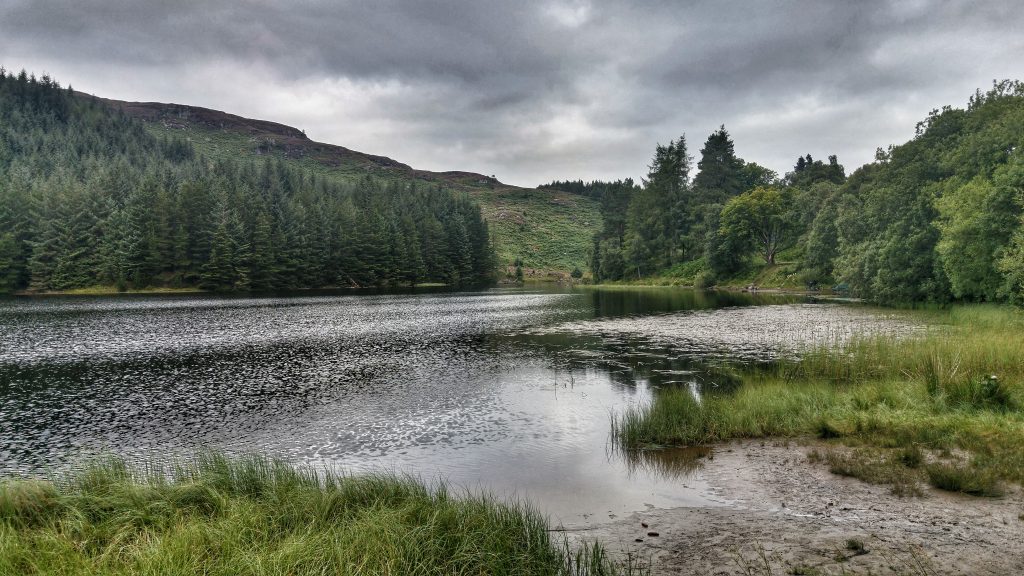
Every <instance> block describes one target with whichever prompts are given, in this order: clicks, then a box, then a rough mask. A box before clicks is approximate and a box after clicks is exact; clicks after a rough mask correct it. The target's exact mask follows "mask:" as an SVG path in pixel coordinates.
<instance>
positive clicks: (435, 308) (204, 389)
mask: <svg viewBox="0 0 1024 576" xmlns="http://www.w3.org/2000/svg"><path fill="white" fill-rule="evenodd" d="M905 328H906V327H905V326H904V325H903V324H902V323H901V321H900V320H898V319H896V318H894V317H891V316H889V315H886V314H884V313H880V312H878V311H876V310H873V309H870V308H867V307H863V306H856V305H848V304H839V303H821V302H813V301H811V300H809V299H807V298H804V297H797V296H785V295H771V294H744V293H728V292H698V291H692V290H683V289H675V288H664V289H661V288H635V289H634V288H616V289H607V290H599V289H576V290H570V289H509V288H504V289H503V288H496V289H491V290H485V291H476V292H443V291H418V292H410V293H400V294H394V293H392V294H383V293H352V292H344V293H333V294H332V293H305V294H298V295H276V296H266V297H230V296H212V295H174V296H165V295H161V296H115V297H70V296H69V297H14V298H6V299H0V475H45V474H53V473H60V472H62V471H64V470H67V469H68V468H73V467H75V466H78V465H81V464H82V463H83V462H85V461H87V460H88V459H89V458H90V457H94V456H96V455H102V454H116V455H120V456H124V457H126V458H128V459H130V460H138V461H147V460H154V459H155V460H167V459H173V458H182V457H187V456H188V455H189V454H193V453H195V452H196V451H199V450H205V449H214V450H218V451H223V452H227V453H230V454H246V453H253V452H255V453H261V454H269V455H272V456H275V457H280V458H283V459H286V460H288V461H290V462H294V463H296V464H301V465H309V466H314V467H328V468H331V469H335V470H341V471H349V472H353V473H358V472H365V471H380V470H384V471H397V472H401V473H409V474H414V475H417V476H419V477H421V478H423V479H424V480H427V481H432V480H442V479H443V480H445V481H447V482H449V483H451V484H454V485H455V486H457V487H460V488H461V489H466V490H472V491H478V490H484V491H487V492H490V493H492V494H496V495H499V496H502V497H518V498H527V499H529V500H530V501H531V502H533V503H535V504H536V505H537V506H539V507H540V508H541V509H542V510H543V511H545V512H546V513H548V514H550V515H551V516H552V517H553V518H554V519H555V520H556V521H557V522H563V523H565V524H567V525H568V524H572V523H576V522H580V521H584V520H587V519H591V518H603V517H612V516H615V515H621V514H626V513H629V512H631V511H635V510H641V509H643V508H644V507H645V506H659V507H662V506H678V505H687V504H697V503H707V501H708V498H709V496H708V494H707V491H706V490H704V489H703V488H704V487H702V486H701V480H700V477H699V475H692V474H688V473H687V472H688V471H690V470H692V469H693V468H694V467H695V466H699V461H698V462H693V461H692V459H691V456H692V451H684V452H675V453H669V454H668V455H667V457H669V458H673V459H674V460H673V462H670V463H668V464H667V465H665V464H661V465H659V464H657V463H656V464H655V465H651V462H650V459H649V458H647V459H641V460H637V459H635V458H630V457H627V455H623V454H622V453H621V452H620V451H617V450H615V449H614V447H613V446H612V445H611V444H610V439H609V431H610V416H611V414H613V413H615V412H616V411H619V410H622V409H623V408H624V407H626V406H629V405H631V404H636V403H644V402H648V401H649V400H650V398H651V396H652V394H656V393H657V390H658V389H660V388H665V387H670V386H685V387H688V388H689V389H690V390H691V391H692V392H693V393H694V394H697V395H700V394H716V393H729V389H730V387H731V386H734V385H735V378H734V377H731V376H730V374H731V373H732V372H731V371H730V369H729V368H730V367H732V366H735V365H737V364H751V363H765V362H771V361H773V360H775V359H778V358H780V357H783V356H789V355H794V354H799V352H800V350H802V349H805V348H806V346H808V345H814V344H817V343H822V342H825V343H838V342H841V341H842V340H843V339H845V338H849V337H851V336H853V335H855V334H860V333H864V332H879V331H899V330H904V329H905Z"/></svg>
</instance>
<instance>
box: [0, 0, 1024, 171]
mask: <svg viewBox="0 0 1024 576" xmlns="http://www.w3.org/2000/svg"><path fill="white" fill-rule="evenodd" d="M1022 12H1024V11H1021V10H1019V9H1018V6H1017V5H1016V3H1015V2H1012V1H1009V0H1007V1H1004V2H969V1H955V0H950V1H941V2H940V1H928V0H917V1H907V2H881V1H873V0H869V1H858V2H847V1H835V2H727V1H708V2H685V3H684V2H656V1H640V0H638V1H636V2H631V3H626V2H588V1H585V0H530V1H516V2H508V1H502V2H492V1H461V2H456V1H451V0H448V1H440V0H438V1H425V0H406V1H395V0H391V1H386V0H385V1H376V2H355V1H351V2H338V1H320V2H283V1H281V2H274V1H270V0H251V1H247V2H214V1H197V0H186V1H178V2H139V1H131V0H95V1H89V2H70V1H57V0H16V1H14V2H10V1H7V2H2V1H0V55H2V56H0V63H2V64H4V65H7V66H8V67H18V68H20V67H26V68H29V69H33V70H36V71H38V72H43V71H48V72H51V73H53V74H54V75H55V76H57V77H58V78H60V79H64V80H65V81H72V82H73V83H74V84H75V85H76V87H78V88H80V89H85V90H87V91H91V92H96V93H99V94H103V95H108V96H111V97H117V98H128V99H154V100H177V101H183V102H185V103H191V104H196V105H203V106H209V107H214V108H221V109H228V110H230V111H233V112H236V113H241V114H246V115H255V116H262V117H267V118H269V119H272V120H277V121H283V122H288V123H291V124H297V125H299V126H302V127H309V128H310V130H309V132H310V134H311V136H314V137H317V138H319V139H322V140H328V141H332V142H336V143H339V144H343V145H346V146H350V147H354V148H357V149H363V150H366V151H368V152H374V153H381V154H387V155H390V156H393V157H396V158H398V159H400V160H402V161H405V162H409V163H411V164H413V165H416V166H419V167H424V168H430V169H469V170H476V171H480V172H487V173H495V174H497V175H498V176H499V177H500V178H502V179H504V180H506V181H511V182H514V183H520V184H536V183H539V182H541V181H546V180H549V179H552V178H555V177H583V178H598V177H601V178H610V177H617V176H634V177H636V176H639V175H640V174H641V173H642V172H643V169H644V166H645V164H646V162H647V159H648V157H649V155H650V151H651V149H652V148H653V145H654V143H655V142H657V141H661V142H664V141H667V140H668V139H669V138H673V137H675V136H678V135H679V134H681V133H683V132H684V131H685V132H686V133H687V134H688V136H689V140H690V145H691V149H692V150H691V151H692V152H693V153H694V154H696V153H697V151H698V150H699V148H700V145H701V143H702V141H703V139H704V137H705V136H706V135H707V133H709V132H710V131H711V130H712V129H714V128H715V127H717V126H718V125H719V124H722V123H725V124H726V125H727V127H728V128H729V129H730V131H731V133H732V134H733V137H734V139H735V140H736V143H737V151H738V152H739V153H740V154H741V155H742V156H744V157H745V158H747V159H749V160H754V161H758V162H761V163H763V164H766V165H769V166H771V167H773V168H775V169H777V170H779V171H783V170H785V169H787V168H788V166H789V163H790V160H791V159H792V158H794V157H795V156H796V155H798V154H803V153H806V152H812V153H815V154H816V155H820V156H824V155H826V154H829V153H838V154H839V155H840V159H841V160H843V161H844V162H845V163H846V165H847V166H848V167H849V168H853V167H855V166H856V165H858V164H860V163H863V162H865V161H867V160H869V159H870V156H871V152H872V151H873V150H874V148H875V147H877V146H885V145H887V144H889V143H892V142H898V141H902V140H905V139H906V138H907V137H909V136H910V135H911V133H912V130H913V124H914V122H915V121H916V120H918V119H920V118H921V117H923V116H924V115H925V114H926V113H927V111H928V110H930V109H931V108H934V107H937V106H941V105H943V104H962V103H963V102H964V101H965V100H966V98H967V97H968V96H969V95H970V93H972V92H973V90H974V89H975V88H978V87H982V88H984V87H985V86H987V85H988V83H989V82H990V81H991V80H992V79H994V78H1004V77H1022V76H1024V73H1022V70H1021V66H1022V64H1021V59H1020V58H1019V55H1020V54H1021V53H1022V49H1024V42H1022V39H1021V37H1022V35H1021V34H1020V33H1019V32H1018V31H1019V30H1021V29H1024V16H1022V15H1021V13H1022ZM8 58H11V59H12V60H16V61H8Z"/></svg>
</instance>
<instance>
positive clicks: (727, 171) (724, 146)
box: [693, 126, 767, 205]
mask: <svg viewBox="0 0 1024 576" xmlns="http://www.w3.org/2000/svg"><path fill="white" fill-rule="evenodd" d="M700 155H701V157H700V161H699V162H697V168H698V169H699V170H700V172H698V173H697V176H696V178H694V179H693V189H694V194H695V195H696V196H697V197H698V198H699V199H700V202H701V203H703V204H719V205H721V204H724V203H725V202H726V201H727V200H728V199H729V198H732V197H733V196H736V195H737V194H739V193H740V192H743V191H744V190H745V189H746V188H745V184H746V179H747V178H753V179H764V178H766V177H767V175H766V174H757V173H756V172H757V171H756V168H751V169H748V170H747V171H746V172H744V170H743V168H744V166H743V161H742V160H740V159H739V158H737V157H736V152H735V150H734V144H733V141H732V138H730V137H729V133H728V132H726V130H725V126H722V127H720V128H719V129H718V130H716V131H714V132H712V133H711V135H710V136H708V139H707V141H705V142H704V147H703V148H701V151H700Z"/></svg>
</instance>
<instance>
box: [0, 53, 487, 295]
mask: <svg viewBox="0 0 1024 576" xmlns="http://www.w3.org/2000/svg"><path fill="white" fill-rule="evenodd" d="M494 269H495V258H494V253H493V249H492V245H491V241H490V235H489V232H488V227H487V222H486V221H484V219H483V218H482V216H481V213H480V209H479V207H478V206H476V205H475V204H474V203H472V202H470V201H469V200H468V198H466V197H464V196H460V195H455V194H453V193H451V192H449V191H447V190H443V189H440V188H426V187H422V186H417V185H415V184H412V183H408V182H395V181H392V182H381V181H377V180H373V179H371V178H369V177H367V178H365V179H363V180H360V181H358V182H356V183H343V182H338V181H334V180H332V179H329V178H325V177H323V176H318V175H316V174H314V173H311V172H309V171H304V170H298V169H295V168H291V167H288V166H286V165H285V164H284V163H283V162H282V161H281V160H280V159H249V160H232V161H225V160H217V161H214V160H211V159H208V158H204V157H202V156H200V155H198V154H197V153H196V152H195V151H194V149H193V148H192V146H191V144H190V143H189V142H188V141H187V140H185V139H183V138H178V137H174V138H167V137H157V136H154V135H153V134H151V133H149V132H148V131H147V130H146V129H145V127H144V126H143V125H142V123H141V122H140V121H137V120H135V119H132V118H129V117H127V116H126V115H124V114H123V113H121V112H119V111H114V110H112V109H111V108H109V107H108V106H106V105H105V104H103V103H102V102H100V101H98V100H96V99H93V98H89V97H82V96H78V95H76V94H75V93H74V91H73V90H72V89H71V88H70V87H68V88H62V87H61V86H60V85H59V84H58V83H57V82H56V81H54V80H53V79H51V78H49V77H47V76H43V77H42V78H35V77H34V76H31V75H28V74H27V73H25V72H24V71H22V72H21V73H20V74H17V75H15V74H12V73H8V72H6V71H5V70H3V69H2V68H0V291H16V290H26V289H28V290H66V289H72V288H78V287H88V286H94V285H112V286H117V287H119V288H130V287H147V286H182V287H184V286H196V287H201V288H205V289H211V290H277V289H292V288H309V287H331V286H387V285H395V284H402V285H415V284H419V283H425V282H443V283H447V284H452V285H469V284H480V283H487V282H490V281H491V280H492V278H493V274H494Z"/></svg>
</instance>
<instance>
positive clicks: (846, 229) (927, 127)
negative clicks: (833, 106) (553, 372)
mask: <svg viewBox="0 0 1024 576" xmlns="http://www.w3.org/2000/svg"><path fill="white" fill-rule="evenodd" d="M1022 144H1024V84H1022V83H1021V82H1013V81H1003V82H997V83H994V85H993V87H992V88H991V89H990V90H988V91H986V92H982V91H980V90H979V91H978V92H976V93H975V94H974V95H973V96H972V97H971V99H970V101H969V103H968V106H967V108H966V109H958V108H953V107H945V108H942V109H940V110H934V111H932V112H931V113H930V114H929V115H928V117H927V118H926V119H925V120H924V121H922V122H921V123H919V124H918V126H917V131H916V136H915V137H914V138H913V139H912V140H911V141H909V142H907V143H905V144H903V145H900V146H890V147H889V148H888V149H885V150H882V149H879V150H878V152H877V154H876V158H875V161H874V162H872V163H869V164H867V165H865V166H863V167H861V168H858V169H857V170H856V171H854V172H853V173H852V174H851V175H850V176H849V177H847V175H846V173H845V169H844V167H843V166H842V165H841V164H840V163H839V161H838V159H837V158H836V157H835V156H829V157H828V159H827V161H822V160H816V159H814V158H813V157H812V156H811V155H810V154H808V155H806V156H802V157H800V158H798V159H797V161H796V163H795V165H794V166H793V170H792V171H790V172H788V173H787V174H785V175H784V176H782V177H780V176H778V175H777V174H775V173H774V172H772V171H771V170H768V169H766V168H763V167H761V166H759V165H758V164H756V163H752V162H745V161H744V160H742V159H740V158H737V157H736V155H735V151H734V144H733V141H732V139H731V138H730V136H729V134H728V132H727V131H726V130H725V128H724V126H723V127H722V128H720V129H719V130H716V131H715V132H714V133H713V134H711V135H710V136H709V137H708V139H707V141H706V142H705V143H704V146H703V148H702V149H701V151H700V160H699V161H698V163H697V165H696V167H694V166H693V158H692V157H691V156H690V155H689V154H688V150H687V142H686V139H685V137H680V138H679V139H677V140H673V141H671V142H669V144H668V145H658V146H657V148H656V150H655V155H654V159H653V161H652V162H651V165H650V167H649V171H648V174H647V177H646V178H645V179H644V180H643V182H642V184H641V185H636V184H634V183H633V182H631V181H621V182H617V183H604V182H597V183H591V184H587V185H582V186H581V184H582V183H573V182H567V183H560V182H556V183H553V184H554V185H556V186H558V185H566V184H568V185H570V187H573V188H574V189H579V190H583V191H596V192H597V194H596V196H595V197H599V198H600V199H601V202H602V212H603V215H604V218H605V221H604V224H605V225H604V227H603V229H602V230H601V231H600V232H599V233H598V234H597V235H596V236H595V237H594V246H593V252H592V258H591V270H592V271H593V274H594V277H595V279H596V280H597V281H603V280H623V279H638V278H644V277H649V276H655V275H673V274H674V273H677V272H679V271H680V270H684V269H685V270H691V271H692V270H699V274H698V275H697V283H698V284H701V285H712V284H714V283H716V282H727V281H729V280H730V279H732V278H737V277H742V276H743V275H744V274H745V273H748V272H749V271H750V270H751V269H752V268H754V267H756V266H758V265H760V266H769V265H774V264H776V263H777V262H780V261H783V260H784V261H785V262H786V263H787V264H788V265H791V266H792V268H793V270H794V271H795V272H794V273H795V274H796V275H797V276H798V277H799V278H800V279H801V280H802V281H803V282H804V283H806V284H807V286H809V287H812V288H813V287H816V286H826V285H828V286H834V287H836V288H838V289H840V290H844V291H848V292H850V293H851V294H853V295H856V296H860V297H864V298H866V299H869V300H872V301H876V302H881V303H889V304H894V303H910V302H922V301H927V302H946V301H950V300H953V299H960V300H970V301H1015V302H1019V303H1021V302H1024V224H1022V205H1024V146H1022ZM694 168H696V175H695V176H691V172H693V171H694ZM578 193H584V192H578Z"/></svg>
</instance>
